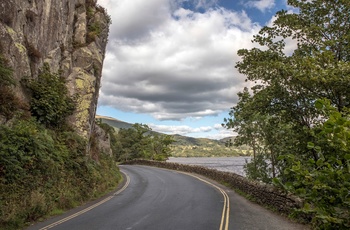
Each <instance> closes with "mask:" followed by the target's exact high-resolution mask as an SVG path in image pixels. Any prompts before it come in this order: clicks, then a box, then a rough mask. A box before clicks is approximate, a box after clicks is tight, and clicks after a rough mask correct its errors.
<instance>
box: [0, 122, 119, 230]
mask: <svg viewBox="0 0 350 230" xmlns="http://www.w3.org/2000/svg"><path fill="white" fill-rule="evenodd" d="M85 147H86V140H85V139H83V138H82V137H80V136H79V135H77V134H76V133H74V132H55V131H53V130H50V129H46V128H45V127H44V126H43V125H41V124H38V123H37V122H36V121H35V120H34V119H31V120H28V121H23V120H18V121H16V122H15V123H14V125H13V126H11V127H6V126H0V229H4V228H6V229H8V228H10V229H11V228H13V229H19V228H21V227H23V225H24V224H25V223H27V222H31V221H35V220H38V218H40V217H43V216H45V215H47V214H50V212H52V211H54V210H57V209H68V208H72V207H74V206H76V205H78V204H80V203H82V202H84V201H87V200H89V199H91V198H93V197H97V196H99V195H101V194H104V193H106V192H108V191H109V190H110V189H111V188H114V187H115V186H116V185H117V183H118V181H120V175H119V173H118V168H117V166H116V165H115V163H114V161H113V159H111V158H110V157H108V156H100V157H99V163H96V162H95V161H93V160H92V159H90V158H89V157H88V156H87V155H86V154H85Z"/></svg>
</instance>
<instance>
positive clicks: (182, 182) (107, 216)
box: [28, 165, 306, 230]
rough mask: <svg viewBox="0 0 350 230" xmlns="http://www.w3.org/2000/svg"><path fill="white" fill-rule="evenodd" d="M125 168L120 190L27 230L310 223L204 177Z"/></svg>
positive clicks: (220, 229) (220, 228)
mask: <svg viewBox="0 0 350 230" xmlns="http://www.w3.org/2000/svg"><path fill="white" fill-rule="evenodd" d="M121 169H122V172H123V173H124V174H125V175H126V184H125V185H124V187H123V188H122V189H120V190H118V192H116V193H114V194H110V195H109V196H107V197H105V198H104V199H102V200H100V201H98V202H96V203H95V204H90V205H87V206H86V207H81V208H80V209H77V210H72V211H70V212H68V213H66V214H65V215H62V216H57V217H55V218H52V219H50V220H47V221H44V222H41V223H38V224H36V225H33V226H31V227H29V228H28V230H32V229H55V230H58V229H70V230H85V229H86V230H90V229H91V230H94V229H96V230H97V229H98V230H100V229H101V230H104V229H106V230H107V229H108V230H112V229H113V230H195V229H198V230H228V229H237V230H243V229H247V230H254V229H259V230H260V229H269V230H270V229H272V230H273V229H276V230H277V229H278V230H280V229H285V230H289V229H290V230H294V229H306V228H305V227H304V226H302V225H298V224H294V223H291V222H289V221H288V220H286V219H284V218H283V217H281V216H278V215H276V214H274V213H271V212H270V211H268V210H266V209H264V208H262V207H260V206H258V205H255V204H252V203H251V202H249V201H247V200H246V199H244V198H242V197H240V196H238V195H237V194H236V193H234V192H233V191H232V190H230V189H227V188H225V187H223V186H221V185H219V184H217V183H216V182H214V181H211V180H209V179H205V178H203V177H198V176H194V175H192V176H191V175H186V174H184V173H180V172H176V171H170V170H165V169H159V168H153V167H147V166H131V165H128V166H122V167H121Z"/></svg>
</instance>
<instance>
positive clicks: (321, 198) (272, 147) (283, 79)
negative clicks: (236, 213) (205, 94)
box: [224, 0, 350, 229]
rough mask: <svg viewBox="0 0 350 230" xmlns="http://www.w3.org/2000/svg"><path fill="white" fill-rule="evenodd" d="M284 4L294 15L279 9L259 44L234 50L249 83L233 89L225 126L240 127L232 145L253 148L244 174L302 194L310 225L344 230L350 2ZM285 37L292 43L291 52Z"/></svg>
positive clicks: (349, 104)
mask: <svg viewBox="0 0 350 230" xmlns="http://www.w3.org/2000/svg"><path fill="white" fill-rule="evenodd" d="M288 4H289V5H291V6H292V7H296V8H297V9H298V13H290V12H287V11H284V10H282V11H280V12H277V14H276V20H275V21H274V23H273V25H272V26H271V27H267V26H266V27H264V28H263V29H261V30H260V32H259V34H257V35H255V36H254V40H253V42H255V43H258V44H259V45H260V46H263V47H264V48H263V49H260V48H253V49H251V50H247V49H242V50H239V51H238V55H239V56H241V57H242V60H241V61H240V62H238V63H237V65H236V67H237V68H238V70H239V72H240V73H242V74H245V75H246V76H247V80H249V81H252V82H255V86H254V87H252V88H251V90H248V89H244V90H243V92H241V93H240V94H239V102H238V104H237V105H236V106H234V107H233V108H232V109H231V112H230V118H228V119H225V124H224V125H225V126H226V127H227V128H233V129H234V131H236V132H237V133H238V137H237V138H236V139H235V144H236V145H240V144H247V145H249V146H251V147H252V149H253V152H254V158H255V159H254V160H253V161H252V163H250V164H248V165H247V167H246V170H247V175H248V176H249V177H251V178H253V179H258V180H262V181H265V182H269V183H271V182H274V183H275V184H276V185H277V186H281V187H282V188H283V189H287V190H290V191H293V192H295V193H297V194H299V195H300V196H302V197H303V198H305V200H306V201H307V204H306V206H305V208H304V210H301V212H302V213H304V214H306V216H308V217H310V218H312V222H313V226H314V227H315V228H317V229H348V228H349V227H350V226H349V218H348V217H349V205H348V204H349V200H348V199H349V185H348V181H349V162H348V160H347V158H348V157H349V152H348V151H349V146H348V144H349V131H348V130H349V126H348V122H349V121H348V120H349V116H348V114H349V108H350V90H349V87H348V86H349V85H350V44H349V39H350V21H349V20H348V18H349V17H350V13H349V12H350V4H349V2H348V1H345V0H340V1H329V0H327V1H318V0H313V1H304V0H289V1H288ZM286 39H292V40H293V41H294V43H295V44H297V47H296V49H295V50H294V51H293V52H291V53H290V51H288V50H286V49H285V47H286ZM318 99H324V100H318ZM261 155H262V156H261ZM266 164H268V166H267V167H266Z"/></svg>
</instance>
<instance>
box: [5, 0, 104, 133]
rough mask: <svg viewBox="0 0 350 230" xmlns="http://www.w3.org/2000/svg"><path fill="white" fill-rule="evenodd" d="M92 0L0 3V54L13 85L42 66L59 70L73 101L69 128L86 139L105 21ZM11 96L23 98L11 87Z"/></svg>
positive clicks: (93, 107)
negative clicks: (11, 72)
mask: <svg viewBox="0 0 350 230" xmlns="http://www.w3.org/2000/svg"><path fill="white" fill-rule="evenodd" d="M96 1H97V0H59V1H57V0H45V1H44V0H1V1H0V52H1V54H2V55H3V56H4V57H5V58H6V59H7V60H8V62H9V65H10V66H11V67H12V69H13V70H14V78H15V79H16V81H17V82H20V80H21V79H22V78H23V77H32V78H35V77H36V76H37V73H38V71H39V69H40V68H41V67H42V66H43V64H44V63H45V62H47V63H48V64H49V66H50V69H51V71H52V72H58V71H61V73H62V75H63V76H64V77H65V78H66V79H67V86H68V89H69V92H70V94H71V95H72V96H75V97H76V99H77V102H78V106H77V109H76V111H75V113H74V115H73V116H71V117H70V118H69V122H70V124H71V125H72V126H73V127H74V128H75V129H76V130H77V131H78V132H79V133H80V134H81V135H83V136H84V137H86V138H89V137H90V135H91V132H92V131H93V128H94V122H95V121H94V118H95V113H96V105H97V99H98V93H99V88H100V82H101V71H102V65H103V60H104V56H105V49H106V44H107V37H108V29H109V23H110V21H109V17H108V15H107V14H106V12H105V10H104V9H103V8H102V7H100V6H98V5H96ZM17 87H18V89H17V90H16V92H17V93H18V96H19V97H21V98H22V99H23V100H27V96H26V92H25V91H24V90H23V89H22V88H21V87H20V84H17Z"/></svg>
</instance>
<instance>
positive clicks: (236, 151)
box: [96, 115, 250, 157]
mask: <svg viewBox="0 0 350 230" xmlns="http://www.w3.org/2000/svg"><path fill="white" fill-rule="evenodd" d="M96 119H101V121H102V122H103V123H106V124H108V125H110V126H112V127H114V128H115V129H116V130H117V131H118V130H119V129H128V128H132V125H133V124H131V123H127V122H124V121H121V120H118V119H115V118H112V117H106V116H100V115H96ZM172 136H173V138H174V140H175V142H174V143H173V146H172V150H173V153H172V156H174V157H199V156H200V157H204V156H205V157H212V156H238V155H248V154H250V151H249V148H247V147H244V146H243V147H226V146H225V143H226V141H228V140H229V139H232V140H233V139H234V137H228V138H224V139H221V140H213V139H208V138H194V137H187V136H182V135H179V134H174V135H172Z"/></svg>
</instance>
